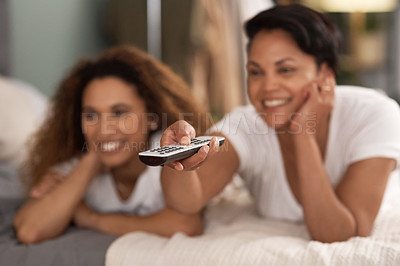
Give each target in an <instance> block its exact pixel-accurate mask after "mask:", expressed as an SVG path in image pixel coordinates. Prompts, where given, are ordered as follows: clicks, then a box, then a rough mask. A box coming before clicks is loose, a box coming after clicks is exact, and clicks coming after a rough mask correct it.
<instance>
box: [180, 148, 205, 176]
mask: <svg viewBox="0 0 400 266" xmlns="http://www.w3.org/2000/svg"><path fill="white" fill-rule="evenodd" d="M209 150H210V147H209V146H208V145H204V146H203V147H201V148H200V150H199V151H198V152H197V153H195V154H194V155H192V156H190V157H189V158H187V159H184V160H181V161H180V162H181V164H182V165H183V168H184V169H186V170H190V169H195V168H197V167H199V166H200V165H201V164H202V163H203V162H204V160H205V159H206V158H207V155H208V152H209Z"/></svg>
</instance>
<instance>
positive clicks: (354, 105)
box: [334, 86, 400, 122]
mask: <svg viewBox="0 0 400 266" xmlns="http://www.w3.org/2000/svg"><path fill="white" fill-rule="evenodd" d="M334 112H336V113H337V115H338V116H340V117H342V118H346V119H347V120H353V119H354V120H358V121H366V120H369V121H370V122H371V121H372V120H375V119H379V118H382V117H385V119H400V109H399V105H398V104H397V102H396V101H394V100H393V99H391V98H389V97H388V96H386V95H385V94H384V93H383V92H381V91H379V90H376V89H370V88H364V87H356V86H338V87H337V89H336V91H335V107H334ZM399 121H400V120H399Z"/></svg>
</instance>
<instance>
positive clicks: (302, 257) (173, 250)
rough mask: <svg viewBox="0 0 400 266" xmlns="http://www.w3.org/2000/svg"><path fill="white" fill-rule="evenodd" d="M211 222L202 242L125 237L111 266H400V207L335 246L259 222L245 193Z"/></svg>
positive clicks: (210, 213)
mask: <svg viewBox="0 0 400 266" xmlns="http://www.w3.org/2000/svg"><path fill="white" fill-rule="evenodd" d="M206 222H207V224H206V228H205V234H204V235H202V236H199V237H187V236H186V235H184V234H175V235H174V236H173V237H172V238H169V239H168V238H163V237H159V236H156V235H152V234H147V233H143V232H136V233H130V234H127V235H124V236H122V237H120V238H118V239H117V240H115V241H114V242H113V244H112V245H111V246H110V247H109V249H108V251H107V255H106V265H107V266H116V265H173V266H176V265H191V266H192V265H207V266H208V265H227V266H234V265H246V266H247V265H279V266H281V265H290V266H293V265H307V266H308V265H352V266H357V265H360V266H361V265H362V266H366V265H397V266H399V265H400V205H395V204H393V205H392V206H391V207H390V208H387V209H386V210H384V211H383V212H381V213H380V215H379V216H378V218H377V220H376V222H375V225H374V229H373V232H372V234H371V236H370V237H366V238H364V237H353V238H351V239H350V240H348V241H346V242H337V243H332V244H323V243H320V242H317V241H310V240H309V235H308V233H307V230H306V228H305V226H304V225H303V224H293V223H288V222H282V221H276V220H268V219H262V218H259V217H258V216H257V215H256V213H255V208H254V205H253V202H252V201H251V200H250V198H249V197H248V195H247V194H246V193H240V194H238V195H237V196H236V197H235V200H233V201H225V202H219V203H218V204H214V205H212V206H210V207H209V209H208V210H207V212H206Z"/></svg>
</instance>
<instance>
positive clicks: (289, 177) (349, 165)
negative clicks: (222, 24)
mask: <svg viewBox="0 0 400 266" xmlns="http://www.w3.org/2000/svg"><path fill="white" fill-rule="evenodd" d="M245 28H246V33H247V35H248V37H249V44H248V49H247V52H248V61H247V65H246V67H247V75H248V76H247V89H248V96H249V99H250V101H251V105H248V106H243V107H239V108H237V109H236V110H234V111H233V112H231V113H230V114H228V115H226V117H225V118H224V119H223V120H222V121H220V122H219V123H218V124H216V125H215V127H213V128H212V129H211V130H210V134H213V135H221V136H224V137H225V138H226V140H225V144H224V145H226V147H225V148H223V149H219V148H218V146H217V145H216V141H215V140H213V141H212V143H211V144H210V147H212V148H210V149H209V148H207V147H204V148H203V150H200V152H199V153H198V154H196V155H193V156H192V157H190V158H188V159H185V160H182V161H180V162H174V163H172V164H170V165H169V166H170V167H164V169H163V173H162V182H163V189H164V194H165V197H166V202H167V204H168V206H170V207H172V208H175V209H176V210H178V211H180V212H183V213H195V212H197V211H198V210H200V209H201V208H202V207H203V206H204V205H205V204H207V202H208V201H209V200H210V199H211V198H212V197H213V196H214V195H216V194H217V193H218V192H220V191H221V190H222V189H223V187H224V186H225V185H226V184H227V183H228V182H229V181H230V180H231V179H232V176H233V175H234V174H235V173H238V174H239V175H240V176H241V177H242V178H243V180H244V181H245V183H246V185H247V187H248V189H249V190H250V193H251V194H252V195H253V197H254V198H255V201H256V206H257V210H258V212H259V214H260V215H262V216H264V217H270V218H275V219H284V220H289V221H295V222H304V223H305V224H306V226H307V228H308V231H309V233H310V236H311V238H312V239H314V240H318V241H322V242H334V241H343V240H347V239H348V238H350V237H352V236H368V235H369V234H370V232H371V229H372V226H373V223H374V220H375V218H376V216H377V214H378V211H379V210H380V206H381V203H382V199H383V197H384V194H385V191H387V190H386V187H387V183H388V180H391V182H392V181H397V182H398V179H399V176H398V172H393V171H394V170H395V169H396V165H397V162H398V160H399V157H400V138H399V136H400V111H399V106H398V105H397V103H396V102H395V101H393V100H391V99H389V98H388V97H386V96H384V95H381V94H380V93H378V92H376V91H374V90H371V89H366V88H359V87H352V86H337V85H336V82H335V72H336V68H337V65H338V63H337V62H338V47H339V34H338V32H337V30H336V27H335V26H334V24H333V23H332V22H331V21H330V20H329V19H328V17H326V16H325V15H324V14H321V13H318V12H316V11H313V10H311V9H309V8H307V7H304V6H300V5H289V6H276V7H274V8H271V9H269V10H266V11H263V12H261V13H259V14H258V15H256V16H255V17H254V18H252V19H250V20H249V21H248V22H247V23H246V26H245ZM183 125H185V121H179V122H177V123H175V124H174V125H172V126H171V127H170V128H169V129H168V130H167V132H166V133H165V134H164V137H163V138H162V141H161V143H162V144H169V143H171V142H172V141H174V140H179V141H181V138H182V137H184V136H189V135H188V134H186V133H185V132H181V133H179V132H178V131H177V130H176V128H181V127H183ZM171 132H172V133H173V132H177V133H175V135H173V134H171ZM190 133H191V134H192V136H193V135H195V134H194V130H192V131H191V132H190ZM171 136H172V137H171ZM209 157H210V158H209ZM200 164H202V165H201V166H200V167H198V166H199V165H200ZM192 169H195V170H192ZM182 170H186V171H182ZM392 172H393V173H392ZM389 177H390V178H389ZM397 185H398V184H397ZM397 193H398V191H397ZM397 195H398V196H399V195H400V194H397ZM387 196H389V195H387ZM385 197H386V195H385Z"/></svg>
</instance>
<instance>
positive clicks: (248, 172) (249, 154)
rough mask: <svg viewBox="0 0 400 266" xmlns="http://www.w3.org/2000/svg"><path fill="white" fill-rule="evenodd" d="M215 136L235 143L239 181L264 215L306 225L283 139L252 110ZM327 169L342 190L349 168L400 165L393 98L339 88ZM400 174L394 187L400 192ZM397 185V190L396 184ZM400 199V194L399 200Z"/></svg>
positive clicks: (240, 111)
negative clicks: (381, 161)
mask: <svg viewBox="0 0 400 266" xmlns="http://www.w3.org/2000/svg"><path fill="white" fill-rule="evenodd" d="M211 131H219V132H221V133H222V134H224V135H225V136H227V137H228V138H229V140H230V141H231V142H232V144H233V146H234V147H235V149H236V151H237V153H238V156H239V161H240V163H239V170H238V173H239V175H240V176H241V177H242V178H243V179H244V181H245V183H246V184H247V186H248V188H249V190H250V193H251V194H252V195H253V196H254V198H255V201H256V204H257V209H258V211H259V213H260V215H262V216H265V217H271V218H277V219H287V220H292V221H303V211H302V208H301V206H300V205H299V204H298V202H297V201H296V199H295V197H294V195H293V194H292V191H291V189H290V186H289V184H288V182H287V179H286V174H285V167H284V163H283V160H282V154H281V149H280V145H279V141H278V137H277V133H276V132H275V130H274V129H273V128H271V127H268V126H267V124H266V123H265V122H264V121H263V119H262V118H261V117H260V116H259V115H258V113H257V111H256V110H255V108H254V107H253V106H252V105H248V106H242V107H238V108H236V109H235V110H234V111H233V112H231V113H230V114H228V115H226V116H225V117H224V118H223V119H222V120H221V121H220V122H219V123H217V124H216V125H215V127H214V128H213V129H212V130H211ZM325 157H326V158H325V162H324V164H325V168H326V171H327V173H328V176H329V179H330V182H331V184H332V186H333V187H336V186H337V184H338V183H339V181H340V180H341V178H342V177H343V175H344V173H345V171H346V169H347V167H348V166H349V165H350V164H351V163H354V162H356V161H360V160H363V159H367V158H371V157H385V158H393V159H396V160H397V162H399V159H400V110H399V106H398V104H397V103H396V102H395V101H393V100H391V99H390V98H388V97H386V96H384V95H382V94H380V93H378V92H376V91H374V90H372V89H366V88H360V87H353V86H338V87H337V88H336V91H335V105H334V110H333V112H332V116H331V121H330V128H329V136H328V144H327V151H326V155H325ZM399 179H400V178H399V174H398V171H394V172H393V173H392V175H391V177H390V181H389V185H388V187H389V186H397V187H396V189H395V191H396V192H393V190H392V193H398V192H399V191H400V184H399ZM394 183H395V184H394ZM397 196H398V197H399V198H400V194H398V195H397Z"/></svg>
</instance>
